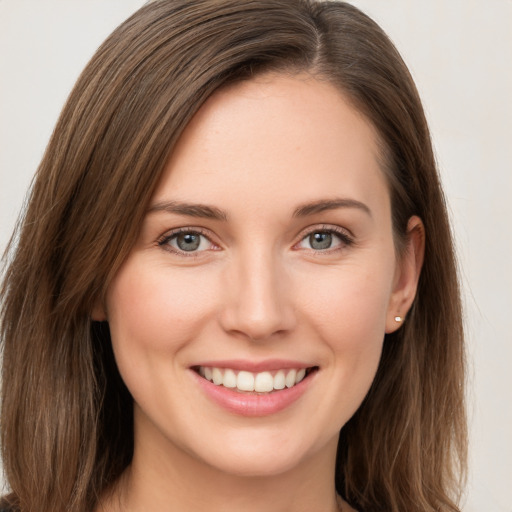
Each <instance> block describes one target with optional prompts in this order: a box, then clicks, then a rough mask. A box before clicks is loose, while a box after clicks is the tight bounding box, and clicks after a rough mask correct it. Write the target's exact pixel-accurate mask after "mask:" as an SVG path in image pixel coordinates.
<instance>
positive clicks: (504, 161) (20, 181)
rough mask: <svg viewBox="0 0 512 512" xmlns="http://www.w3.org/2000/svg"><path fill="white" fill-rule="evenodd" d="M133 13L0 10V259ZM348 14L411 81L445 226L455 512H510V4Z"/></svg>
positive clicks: (128, 8) (368, 1)
mask: <svg viewBox="0 0 512 512" xmlns="http://www.w3.org/2000/svg"><path fill="white" fill-rule="evenodd" d="M241 1H243V0H241ZM143 3H144V2H143V0H87V1H86V0H82V1H79V0H0V250H1V249H2V248H3V247H5V245H6V244H7V241H8V238H9V235H10V232H11V230H12V228H13V226H14V223H15V219H16V217H17V213H18V211H19V209H20V208H21V206H22V203H23V198H24V195H25V192H26V190H27V188H28V186H29V183H30V180H31V177H32V175H33V173H34V171H35V169H36V167H37V164H38V162H39V160H40V159H41V156H42V154H43V151H44V148H45V145H46V143H47V141H48V138H49V136H50V134H51V131H52V129H53V126H54V124H55V121H56V119H57V116H58V114H59V111H60V109H61V107H62V105H63V103H64V101H65V99H66V97H67V95H68V93H69V91H70V90H71V87H72V85H73V83H74V81H75V80H76V78H77V77H78V74H79V73H80V71H81V70H82V68H83V67H84V65H85V64H86V62H87V61H88V59H89V58H90V57H91V56H92V54H93V52H94V50H95V49H96V48H97V46H98V45H99V44H100V43H101V42H102V41H103V39H104V38H105V37H106V36H107V35H108V34H109V33H110V32H111V30H112V29H113V28H114V27H115V26H117V25H118V24H119V23H120V22H121V21H123V20H124V19H125V18H126V17H127V16H128V15H130V14H131V13H132V12H133V11H135V10H136V9H137V8H138V7H139V6H141V5H142V4H143ZM353 3H354V4H355V5H356V6H358V7H360V8H361V9H363V10H364V11H365V12H367V13H368V14H370V15H371V16H372V17H373V18H374V19H375V20H376V21H377V22H379V23H380V24H381V25H382V26H383V28H384V29H385V30H386V31H387V32H388V34H389V35H390V37H391V39H392V40H393V41H394V42H395V44H396V45H397V46H398V49H399V50H400V51H401V53H402V55H403V56H404V58H405V60H406V62H407V63H408V65H409V67H410V69H411V71H412V74H413V76H414V78H415V80H416V82H417V85H418V88H419V90H420V94H421V95H422V98H423V101H424V105H425V107H426V111H427V116H428V118H429V121H430V125H431V130H432V134H433V139H434V144H435V148H436V153H437V158H438V162H439V165H440V169H441V172H442V177H443V182H444V185H445V189H446V192H447V197H448V202H449V206H450V211H451V214H452V220H453V225H454V230H455V236H456V239H457V244H458V252H459V257H460V261H461V270H462V280H463V287H464V296H465V304H466V326H467V331H468V341H469V347H468V353H469V359H470V375H469V381H470V389H469V395H468V399H469V405H470V416H471V452H470V455H471V459H470V463H471V475H470V476H471V478H470V482H469V486H468V492H467V499H466V506H465V507H464V510H465V511H466V512H477V511H479V512H480V511H486V512H487V511H492V512H512V403H511V402H512V371H511V366H512V263H511V262H512V256H511V255H512V236H511V235H512V228H511V223H512V172H511V171H512V164H511V162H512V121H511V120H512V99H511V98H512V1H511V0H487V1H485V2H482V1H481V0H430V1H427V0H353ZM34 250H35V251H37V247H34ZM6 385H8V383H7V384H6ZM404 512H405V511H404Z"/></svg>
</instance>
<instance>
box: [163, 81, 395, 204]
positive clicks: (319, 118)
mask: <svg viewBox="0 0 512 512" xmlns="http://www.w3.org/2000/svg"><path fill="white" fill-rule="evenodd" d="M377 140H378V137H377V134H376V132H375V129H374V128H373V126H372V125H371V123H369V122H368V121H367V120H366V118H365V117H364V116H363V115H362V114H360V113H359V112H358V111H357V110H356V109H355V108H354V107H353V106H352V105H351V103H349V102H348V101H347V100H346V98H345V97H344V96H343V94H342V93H341V92H340V91H339V90H338V89H337V88H336V87H335V86H334V85H332V84H331V83H330V82H328V81H322V80H319V79H317V78H314V77H312V76H311V75H308V74H299V75H293V76H290V75H283V74H266V75H262V76H259V77H257V78H254V79H252V80H249V81H244V82H240V83H235V84H231V85H229V86H227V87H225V88H223V89H221V90H218V91H217V92H216V93H214V94H213V95H212V96H211V97H210V98H209V99H208V101H207V102H206V103H205V104H204V105H203V106H202V107H201V108H200V110H199V111H198V112H197V114H196V115H195V116H194V117H193V119H192V121H191V122H190V123H189V125H188V126H187V127H186V129H185V131H184V132H183V134H182V136H181V137H180V139H179V140H178V143H177V145H176V147H175V148H174V150H173V153H172V155H171V158H170V160H169V162H168V164H167V167H166V169H165V172H164V175H163V178H162V180H161V183H160V185H159V187H158V188H157V191H156V193H155V197H154V200H155V201H159V200H165V199H168V197H167V196H168V195H169V194H170V195H172V196H173V197H176V198H178V199H183V200H190V199H193V200H195V201H202V202H212V200H213V201H214V202H218V200H219V198H222V197H224V198H223V201H226V202H228V200H229V198H230V197H231V196H232V195H233V194H236V195H237V197H241V196H244V197H246V198H247V200H248V201H247V207H249V206H250V203H251V201H249V198H251V199H255V198H256V196H257V195H258V194H259V195H260V196H261V197H260V199H264V196H265V194H267V199H269V200H272V201H274V202H280V203H282V204H291V203H292V202H293V200H294V199H297V202H300V201H308V200H314V199H315V198H316V196H318V195H321V196H322V197H325V195H326V194H327V195H329V194H331V195H355V196H359V197H357V199H360V200H363V199H366V200H369V199H370V196H372V195H375V193H376V191H377V189H378V190H380V191H381V192H382V190H384V191H386V189H387V187H386V183H385V177H384V173H383V172H382V170H381V168H380V165H379V148H378V143H377ZM382 187H384V188H382ZM270 193H272V198H269V197H268V196H269V194H270ZM191 194H192V195H193V197H190V195H191ZM385 195H387V193H385ZM260 202H261V201H260ZM260 206H261V205H260Z"/></svg>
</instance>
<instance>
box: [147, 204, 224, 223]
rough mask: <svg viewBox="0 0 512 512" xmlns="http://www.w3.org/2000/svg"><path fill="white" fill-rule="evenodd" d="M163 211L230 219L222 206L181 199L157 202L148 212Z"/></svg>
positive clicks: (206, 217)
mask: <svg viewBox="0 0 512 512" xmlns="http://www.w3.org/2000/svg"><path fill="white" fill-rule="evenodd" d="M162 211H164V212H168V213H176V214H178V215H187V216H188V217H198V218H203V219H214V220H222V221H226V220H227V219H228V216H227V214H226V212H224V211H223V210H221V209H220V208H216V207H215V206H208V205H206V204H196V203H182V202H179V201H164V202H161V203H156V204H154V205H152V206H151V207H150V208H149V210H148V213H151V212H162Z"/></svg>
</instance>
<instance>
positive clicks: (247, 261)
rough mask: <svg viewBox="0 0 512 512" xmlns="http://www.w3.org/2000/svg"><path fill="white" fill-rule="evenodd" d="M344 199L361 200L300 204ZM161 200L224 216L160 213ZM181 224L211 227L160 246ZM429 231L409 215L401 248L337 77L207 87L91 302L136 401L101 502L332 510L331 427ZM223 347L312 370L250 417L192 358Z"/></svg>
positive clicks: (402, 310) (341, 415)
mask: <svg viewBox="0 0 512 512" xmlns="http://www.w3.org/2000/svg"><path fill="white" fill-rule="evenodd" d="M340 198H341V199H343V200H345V199H348V200H351V201H357V202H358V203H361V204H362V205H364V206H355V205H354V204H348V205H347V204H345V205H341V206H338V207H336V208H329V209H324V210H323V211H316V212H311V211H310V212H303V213H305V214H304V215H302V216H296V215H294V212H296V210H297V209H298V208H300V207H301V206H303V205H304V204H310V203H317V202H319V201H326V200H338V199H340ZM170 202H173V204H175V203H176V202H185V203H194V204H200V205H208V206H209V207H212V208H214V209H216V210H215V211H217V210H222V212H221V213H222V215H223V216H224V217H225V218H220V219H213V218H206V217H197V216H193V215H190V214H187V213H186V212H183V211H182V212H176V211H169V210H170V209H169V208H167V210H166V209H165V208H164V205H165V204H167V206H168V204H169V203H170ZM188 213H190V212H188ZM178 228H185V229H189V230H191V231H200V232H202V233H203V234H204V235H205V237H204V238H201V246H200V248H199V250H198V251H196V252H191V253H186V254H183V253H180V252H179V251H177V250H176V239H171V240H169V239H167V242H166V243H163V240H164V239H165V237H166V236H167V237H168V236H169V235H170V234H172V233H173V230H176V229H178ZM330 229H337V230H340V231H341V233H342V238H338V236H337V235H333V236H332V246H331V247H330V248H328V249H326V250H317V249H315V248H313V247H312V245H311V240H310V238H309V235H310V234H311V233H312V232H319V231H320V232H325V231H327V230H330ZM422 229H423V228H422V225H421V221H420V220H419V219H417V218H411V219H410V221H409V242H408V247H407V251H406V252H405V255H404V256H403V257H402V258H400V259H399V258H397V255H396V252H395V247H394V244H393V232H392V225H391V210H390V198H389V192H388V188H387V184H386V180H385V177H384V174H383V172H382V170H381V168H380V166H379V153H378V145H377V135H376V133H375V130H374V128H373V126H372V125H371V124H370V123H369V122H368V121H367V120H366V119H365V118H364V117H363V116H362V115H360V114H359V113H358V111H356V110H355V109H354V108H353V107H352V106H351V105H350V103H349V102H347V101H346V99H345V98H344V96H343V95H342V94H341V93H340V91H339V90H338V89H336V88H335V87H334V86H333V85H331V84H330V83H328V82H326V81H320V80H318V79H315V78H314V77H311V76H309V75H306V74H301V75H295V76H289V75H284V74H283V75H281V74H268V75H264V76H260V77H258V78H257V79H253V80H251V81H247V82H243V83H239V84H235V85H231V86H229V87H228V88H225V89H222V90H220V91H217V92H216V93H215V94H214V95H213V96H212V97H211V98H210V99H209V100H208V101H207V103H206V104H205V105H204V106H203V107H202V108H201V109H200V110H199V112H198V113H197V114H196V116H195V117H194V118H193V120H192V121H191V123H190V124H189V126H188V127H187V128H186V130H185V132H184V133H183V135H182V137H181V138H180V140H179V142H178V144H177V146H176V148H175V150H174V151H173V154H172V157H171V159H170V161H169V162H168V165H167V167H166V169H165V172H164V175H163V177H162V180H161V182H160V184H159V186H158V187H157V190H156V192H155V195H154V197H153V200H152V202H151V207H150V210H149V212H148V214H147V216H146V218H145V221H144V223H143V225H142V228H141V231H140V236H139V239H138V242H137V244H136V245H135V247H134V248H133V250H132V252H131V254H130V255H129V257H128V258H127V260H126V261H125V262H124V264H123V266H122V267H121V269H120V271H119V272H118V274H117V275H116V277H115V278H114V280H113V282H112V284H111V286H110V287H109V290H108V294H107V298H106V302H105V306H104V307H99V306H98V307H97V308H96V309H95V313H94V315H95V317H96V319H99V320H101V319H107V320H108V322H109V324H110V329H111V335H112V343H113V348H114V352H115V356H116V360H117V363H118V366H119V369H120V372H121V374H122V376H123V379H124V380H125V382H126V385H127V386H128V388H129V390H130V392H131V393H132V395H133V398H134V401H135V418H134V421H135V455H134V459H133V463H132V465H131V466H130V468H129V469H128V470H127V471H126V472H125V474H124V475H123V477H122V479H121V481H120V482H119V484H118V485H117V486H116V488H115V489H114V492H113V493H112V495H111V496H110V497H109V498H106V499H105V500H104V501H103V503H102V507H100V509H101V510H120V509H122V510H125V511H142V510H155V511H171V510H172V511H174V512H176V511H178V512H179V511H196V510H197V511H199V510H201V511H203V510H205V509H208V510H209V511H214V512H215V511H222V512H230V511H235V510H236V511H239V510H244V511H248V512H251V511H261V510H265V511H268V512H283V511H290V512H292V511H293V512H300V511H310V510H322V511H324V510H325V511H334V510H338V506H339V503H337V502H336V493H335V489H334V476H333V475H334V464H335V456H336V447H337V438H338V433H339V430H340V429H341V428H342V426H343V425H344V424H345V423H346V422H347V421H348V420H349V419H350V417H351V416H352V415H353V414H354V412H355V411H356V410H357V408H358V407H359V405H360V404H361V402H362V400H363V398H364V396H365V395H366V393H367V391H368V389H369V387H370V385H371V382H372V380H373V378H374V376H375V373H376V370H377V366H378V362H379V358H380V355H381V349H382V343H383V338H384V334H385V333H386V332H388V333H389V332H392V331H394V330H395V329H397V328H399V326H400V323H398V322H396V320H395V316H397V315H400V316H402V317H404V316H405V314H406V312H407V310H408V308H409V307H410V305H411V303H412V300H413V298H414V294H415V292H416V285H417V280H418V276H419V271H420V268H421V260H422V254H423V236H422ZM347 234H349V235H350V238H351V239H352V242H351V243H348V242H347V241H346V240H344V239H343V236H344V235H347ZM233 358H236V359H245V360H252V361H254V360H256V361H260V360H265V359H269V358H272V359H274V358H279V359H293V360H300V361H304V362H307V363H308V365H310V366H317V367H318V368H319V370H318V372H317V373H316V374H315V375H314V379H312V380H311V382H310V384H309V386H308V389H307V391H306V392H305V393H304V394H303V395H302V396H301V397H300V399H299V400H298V401H297V402H295V403H293V404H292V405H291V406H289V407H287V408H286V409H285V410H283V411H281V412H278V413H276V414H271V415H268V416H264V417H256V418H254V417H252V418H247V417H243V416H240V415H236V414H233V413H231V412H228V411H226V410H225V409H223V408H222V407H220V406H218V405H217V404H215V403H213V402H212V401H211V400H210V399H209V398H208V397H207V396H206V395H205V394H204V392H203V391H202V390H201V389H200V386H198V385H197V382H196V380H197V379H195V378H193V375H192V371H191V369H190V368H191V366H193V365H195V364H198V362H201V361H205V360H208V361H212V360H213V361H214V360H221V359H233ZM342 510H344V511H350V510H352V509H351V508H350V507H349V506H348V505H347V504H346V503H344V502H342Z"/></svg>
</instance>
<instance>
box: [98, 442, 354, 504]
mask: <svg viewBox="0 0 512 512" xmlns="http://www.w3.org/2000/svg"><path fill="white" fill-rule="evenodd" d="M336 444H337V440H336V439H333V440H332V442H331V443H329V444H328V447H327V449H323V450H322V451H321V452H319V453H315V454H313V455H312V456H310V457H309V458H308V460H304V461H301V462H300V463H299V464H297V465H295V466H294V467H293V468H291V469H289V470H285V471H283V472H281V473H279V474H273V475H237V474H231V473H226V472H223V471H221V470H219V469H218V468H215V467H212V466H211V465H208V464H205V463H204V461H201V460H199V459H198V458H197V457H195V456H194V455H192V454H189V453H187V452H185V451H183V450H181V449H180V447H177V446H175V445H174V444H172V443H168V442H167V443H162V441H161V440H157V439H156V438H152V437H149V436H147V435H146V436H144V438H141V439H138V438H137V433H136V438H135V452H134V458H133V461H132V464H131V465H130V467H129V468H128V469H127V470H126V471H125V473H124V474H123V476H122V478H121V479H120V481H119V482H118V483H117V485H116V486H115V488H114V490H113V492H112V493H111V495H110V497H109V498H108V499H106V500H104V501H103V503H102V507H100V508H99V509H98V512H99V511H101V512H120V511H121V510H122V511H123V512H139V511H140V512H142V511H144V510H154V511H155V512H171V511H172V512H196V511H197V512H199V511H201V512H204V510H208V511H209V512H235V511H237V512H238V511H240V510H244V512H256V511H258V512H261V511H262V510H264V511H265V512H306V511H307V512H310V511H311V510H319V511H320V510H321V511H322V512H337V511H339V510H340V508H339V503H338V502H337V498H336V492H335V487H334V465H335V456H336ZM342 510H343V511H344V512H345V510H346V511H347V512H348V511H349V510H350V508H348V507H346V506H344V507H343V508H342Z"/></svg>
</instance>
